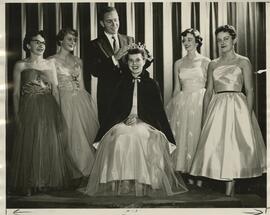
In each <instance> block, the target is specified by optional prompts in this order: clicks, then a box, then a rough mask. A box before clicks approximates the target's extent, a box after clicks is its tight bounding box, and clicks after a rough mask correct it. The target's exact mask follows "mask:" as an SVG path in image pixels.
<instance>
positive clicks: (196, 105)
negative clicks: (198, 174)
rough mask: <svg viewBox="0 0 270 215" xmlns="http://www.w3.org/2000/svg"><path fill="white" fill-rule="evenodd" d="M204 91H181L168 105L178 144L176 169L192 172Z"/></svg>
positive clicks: (172, 127)
mask: <svg viewBox="0 0 270 215" xmlns="http://www.w3.org/2000/svg"><path fill="white" fill-rule="evenodd" d="M204 92H205V89H204V88H203V89H199V90H196V91H193V92H189V91H188V92H186V91H181V92H179V93H178V94H177V95H176V96H175V97H173V98H172V99H171V101H170V102H169V103H168V105H167V108H166V113H167V116H168V120H169V123H170V126H171V129H172V132H173V134H174V138H175V141H176V145H177V148H176V150H175V152H174V153H173V163H174V166H175V170H176V171H181V172H184V173H189V172H190V169H191V164H192V161H193V158H194V153H195V151H196V148H197V145H198V141H199V137H200V132H201V123H200V122H201V120H202V119H201V118H202V105H203V97H204Z"/></svg>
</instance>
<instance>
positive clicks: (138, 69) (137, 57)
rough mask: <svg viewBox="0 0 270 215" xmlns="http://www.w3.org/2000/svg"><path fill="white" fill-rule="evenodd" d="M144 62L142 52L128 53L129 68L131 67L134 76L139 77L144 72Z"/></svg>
mask: <svg viewBox="0 0 270 215" xmlns="http://www.w3.org/2000/svg"><path fill="white" fill-rule="evenodd" d="M144 64H145V60H144V58H143V56H142V54H140V53H138V54H129V55H128V68H129V69H130V71H131V74H132V76H133V77H138V76H139V75H140V74H141V73H142V71H143V66H144Z"/></svg>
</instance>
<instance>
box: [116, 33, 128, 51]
mask: <svg viewBox="0 0 270 215" xmlns="http://www.w3.org/2000/svg"><path fill="white" fill-rule="evenodd" d="M118 39H119V45H120V48H122V47H123V46H125V45H128V44H127V39H126V37H124V36H123V35H122V34H118Z"/></svg>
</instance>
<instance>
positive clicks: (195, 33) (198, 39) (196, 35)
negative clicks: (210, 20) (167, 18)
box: [181, 28, 203, 49]
mask: <svg viewBox="0 0 270 215" xmlns="http://www.w3.org/2000/svg"><path fill="white" fill-rule="evenodd" d="M188 33H189V34H192V35H193V36H194V38H195V42H196V43H197V44H198V46H197V48H198V49H199V48H200V47H201V46H202V41H203V38H202V37H201V34H200V32H199V31H198V30H196V29H193V28H188V29H186V30H184V31H183V32H182V33H181V36H182V37H185V36H187V34H188Z"/></svg>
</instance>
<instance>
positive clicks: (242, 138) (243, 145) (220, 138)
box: [191, 93, 266, 180]
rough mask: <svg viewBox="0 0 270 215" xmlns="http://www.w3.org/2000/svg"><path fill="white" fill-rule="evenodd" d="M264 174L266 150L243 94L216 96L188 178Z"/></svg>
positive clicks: (221, 178)
mask: <svg viewBox="0 0 270 215" xmlns="http://www.w3.org/2000/svg"><path fill="white" fill-rule="evenodd" d="M264 172H266V147H265V144H264V141H263V138H262V134H261V131H260V128H259V125H258V122H257V120H256V117H255V115H254V113H252V117H251V116H250V114H249V111H248V106H247V100H246V97H245V96H244V94H242V93H220V94H215V95H214V96H213V98H212V100H211V102H210V104H209V109H208V112H207V116H206V121H205V124H204V126H203V129H202V133H201V137H200V141H199V144H198V148H197V151H196V154H195V157H194V163H193V164H192V169H191V174H192V175H195V176H205V177H209V178H212V179H217V180H232V179H235V178H250V177H256V176H260V175H262V174H263V173H264Z"/></svg>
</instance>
